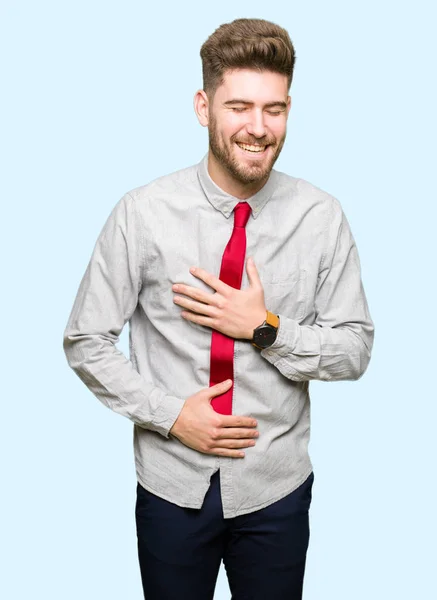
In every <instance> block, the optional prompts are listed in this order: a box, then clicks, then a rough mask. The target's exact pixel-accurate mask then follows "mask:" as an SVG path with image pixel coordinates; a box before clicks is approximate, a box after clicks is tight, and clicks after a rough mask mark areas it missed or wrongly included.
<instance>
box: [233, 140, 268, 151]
mask: <svg viewBox="0 0 437 600" xmlns="http://www.w3.org/2000/svg"><path fill="white" fill-rule="evenodd" d="M237 145H238V146H240V148H243V150H249V151H250V152H264V150H265V149H266V147H265V146H252V145H249V144H241V143H240V142H237Z"/></svg>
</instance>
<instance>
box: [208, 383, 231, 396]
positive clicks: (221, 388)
mask: <svg viewBox="0 0 437 600" xmlns="http://www.w3.org/2000/svg"><path fill="white" fill-rule="evenodd" d="M231 386H232V379H226V380H225V381H221V382H220V383H216V384H215V385H212V386H211V387H210V388H207V389H208V398H209V400H212V399H213V398H215V397H216V396H220V395H221V394H224V393H225V392H227V391H228V389H229V388H230V387H231Z"/></svg>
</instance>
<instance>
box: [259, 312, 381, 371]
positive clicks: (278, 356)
mask: <svg viewBox="0 0 437 600" xmlns="http://www.w3.org/2000/svg"><path fill="white" fill-rule="evenodd" d="M279 316H280V327H279V331H278V336H277V338H276V340H275V342H274V343H273V344H272V345H271V346H270V347H269V348H266V349H265V350H262V351H261V355H262V356H263V357H264V358H265V359H266V360H268V361H269V362H270V363H271V364H273V365H274V366H275V367H276V368H277V369H278V370H279V371H280V372H281V373H282V374H283V375H284V376H285V377H287V378H288V379H291V380H293V381H307V380H311V379H319V380H322V381H341V380H356V379H359V378H360V377H361V376H362V375H363V374H364V372H365V371H366V369H367V366H368V364H369V361H370V356H371V349H372V345H373V332H374V328H373V323H372V321H371V320H370V318H368V319H366V321H365V322H363V323H360V324H357V323H353V324H343V325H341V326H338V327H320V326H319V325H299V324H298V323H297V322H296V321H294V320H293V319H290V318H288V317H285V316H283V315H279Z"/></svg>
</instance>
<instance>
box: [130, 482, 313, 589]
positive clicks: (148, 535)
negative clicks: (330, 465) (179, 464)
mask: <svg viewBox="0 0 437 600" xmlns="http://www.w3.org/2000/svg"><path fill="white" fill-rule="evenodd" d="M313 480H314V474H313V473H311V474H310V475H309V477H308V478H307V480H306V481H304V483H302V484H301V485H300V486H299V487H298V488H297V489H296V490H294V491H293V492H291V494H288V496H285V497H284V498H282V499H281V500H278V501H277V502H274V503H273V504H271V505H270V506H267V507H265V508H262V509H260V510H257V511H255V512H252V513H249V514H245V515H240V516H238V517H234V518H231V519H224V518H223V509H222V503H221V497H220V471H217V472H216V473H214V475H213V476H212V477H211V485H210V487H209V489H208V491H207V493H206V496H205V500H204V503H203V505H202V507H201V508H200V509H197V508H184V507H181V506H177V505H176V504H173V503H171V502H168V501H167V500H164V499H163V498H160V497H158V496H156V495H154V494H152V493H151V492H149V491H147V490H145V489H144V488H143V487H142V486H141V485H140V484H139V483H138V484H137V500H136V508H135V517H136V527H137V537H138V558H139V563H140V570H141V579H142V583H143V590H144V597H145V600H176V599H177V600H185V599H187V600H212V599H213V597H214V589H215V585H216V581H217V576H218V572H219V568H220V564H221V561H222V560H223V563H224V566H225V569H226V574H227V578H228V582H229V587H230V590H231V593H232V600H301V598H302V587H303V579H304V572H305V560H306V553H307V549H308V544H309V537H310V528H309V508H310V504H311V493H312V486H313Z"/></svg>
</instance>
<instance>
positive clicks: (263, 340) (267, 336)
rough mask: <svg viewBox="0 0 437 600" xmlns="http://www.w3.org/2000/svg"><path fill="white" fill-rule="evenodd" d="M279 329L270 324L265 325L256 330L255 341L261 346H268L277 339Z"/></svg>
mask: <svg viewBox="0 0 437 600" xmlns="http://www.w3.org/2000/svg"><path fill="white" fill-rule="evenodd" d="M276 333H277V329H275V328H274V327H271V326H270V325H264V326H262V327H260V328H259V329H257V330H256V331H255V334H254V336H253V341H254V342H255V344H256V345H257V346H260V347H261V348H268V346H271V345H272V344H273V342H274V341H275V340H276Z"/></svg>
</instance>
